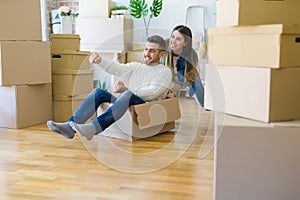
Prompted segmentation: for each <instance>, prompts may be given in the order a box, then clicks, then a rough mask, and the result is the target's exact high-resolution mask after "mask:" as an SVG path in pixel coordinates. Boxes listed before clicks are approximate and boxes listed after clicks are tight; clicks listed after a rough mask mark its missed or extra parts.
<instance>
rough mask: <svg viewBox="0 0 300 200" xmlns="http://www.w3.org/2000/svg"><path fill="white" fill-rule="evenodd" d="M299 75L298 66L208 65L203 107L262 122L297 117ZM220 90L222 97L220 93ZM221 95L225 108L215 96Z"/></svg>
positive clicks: (298, 116) (299, 116)
mask: <svg viewBox="0 0 300 200" xmlns="http://www.w3.org/2000/svg"><path fill="white" fill-rule="evenodd" d="M299 77H300V67H294V68H284V69H271V68H254V67H237V66H233V67H224V66H221V67H219V66H217V67H215V66H213V65H208V66H207V67H206V80H205V90H204V91H205V95H204V98H205V99H204V107H205V108H206V109H209V110H215V111H219V112H225V113H228V114H232V115H236V116H240V117H245V118H249V119H254V120H258V121H262V122H275V121H285V120H293V119H300V104H299V102H300V93H299V92H298V91H299V85H300V79H299ZM216 82H219V84H215V83H216ZM222 90H223V92H224V94H225V97H222V92H221V91H222ZM215 91H219V92H215ZM221 99H224V103H225V104H224V105H225V107H224V108H221V107H218V102H217V100H221Z"/></svg>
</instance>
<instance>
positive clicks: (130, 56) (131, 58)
mask: <svg viewBox="0 0 300 200" xmlns="http://www.w3.org/2000/svg"><path fill="white" fill-rule="evenodd" d="M126 60H127V63H129V62H140V63H144V52H143V51H128V52H127V59H126Z"/></svg>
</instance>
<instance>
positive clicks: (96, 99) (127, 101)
mask: <svg viewBox="0 0 300 200" xmlns="http://www.w3.org/2000/svg"><path fill="white" fill-rule="evenodd" d="M165 49H166V44H165V41H164V39H163V38H162V37H160V36H158V35H153V36H151V37H149V38H148V39H147V43H146V47H145V49H144V63H143V64H142V63H137V62H132V63H127V64H120V63H118V62H116V61H110V62H109V61H108V60H106V59H105V58H102V57H101V56H100V55H99V54H98V53H92V54H91V55H90V57H89V62H90V63H91V64H97V65H98V66H99V67H101V68H103V69H104V70H105V71H107V72H108V73H110V74H113V75H115V76H118V77H121V80H119V81H116V83H115V85H114V89H113V92H115V93H120V95H119V96H118V97H115V96H113V95H112V94H111V93H109V92H107V91H104V90H102V89H100V88H96V89H94V90H93V91H92V92H91V93H90V94H89V96H88V97H87V99H85V101H84V102H83V103H82V104H81V106H80V107H79V109H78V110H77V111H76V112H75V113H74V114H73V116H71V118H70V119H69V120H68V121H67V122H65V123H56V122H53V121H48V122H47V125H48V127H49V129H50V130H51V131H52V132H56V133H58V134H61V135H63V136H64V137H66V138H69V139H72V138H73V137H74V134H75V132H78V133H79V134H81V135H82V136H84V137H85V138H86V139H88V140H91V139H92V138H93V136H94V135H96V134H99V133H101V132H102V131H104V130H105V129H106V128H107V127H109V126H110V125H111V124H113V123H114V122H115V121H117V120H118V119H120V118H121V117H122V116H123V115H124V114H125V112H126V110H127V109H128V107H130V106H132V105H137V104H142V103H146V102H147V101H154V100H159V99H163V98H165V97H166V95H167V91H168V88H169V87H170V85H171V81H172V73H171V70H170V69H169V68H167V67H165V66H164V65H162V64H160V59H161V58H162V57H163V56H164V53H165ZM104 102H108V103H113V105H112V106H111V107H110V108H109V109H108V110H106V112H104V113H103V114H101V115H100V116H98V117H97V118H95V119H93V120H92V121H91V122H90V123H87V124H85V122H86V121H87V120H88V119H89V118H90V117H91V116H92V115H93V114H94V113H95V112H96V111H97V108H98V107H99V106H100V104H102V103H104Z"/></svg>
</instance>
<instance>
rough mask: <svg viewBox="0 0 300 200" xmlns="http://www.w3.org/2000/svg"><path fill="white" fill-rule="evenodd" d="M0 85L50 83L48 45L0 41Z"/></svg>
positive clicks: (32, 42)
mask: <svg viewBox="0 0 300 200" xmlns="http://www.w3.org/2000/svg"><path fill="white" fill-rule="evenodd" d="M0 71H1V76H0V85H1V86H11V85H21V84H43V83H51V64H50V43H49V42H39V41H0Z"/></svg>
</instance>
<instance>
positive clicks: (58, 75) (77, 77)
mask: <svg viewBox="0 0 300 200" xmlns="http://www.w3.org/2000/svg"><path fill="white" fill-rule="evenodd" d="M52 87H53V95H63V96H74V95H78V94H86V93H90V92H91V91H92V89H93V88H94V84H93V70H55V69H53V70H52Z"/></svg>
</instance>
